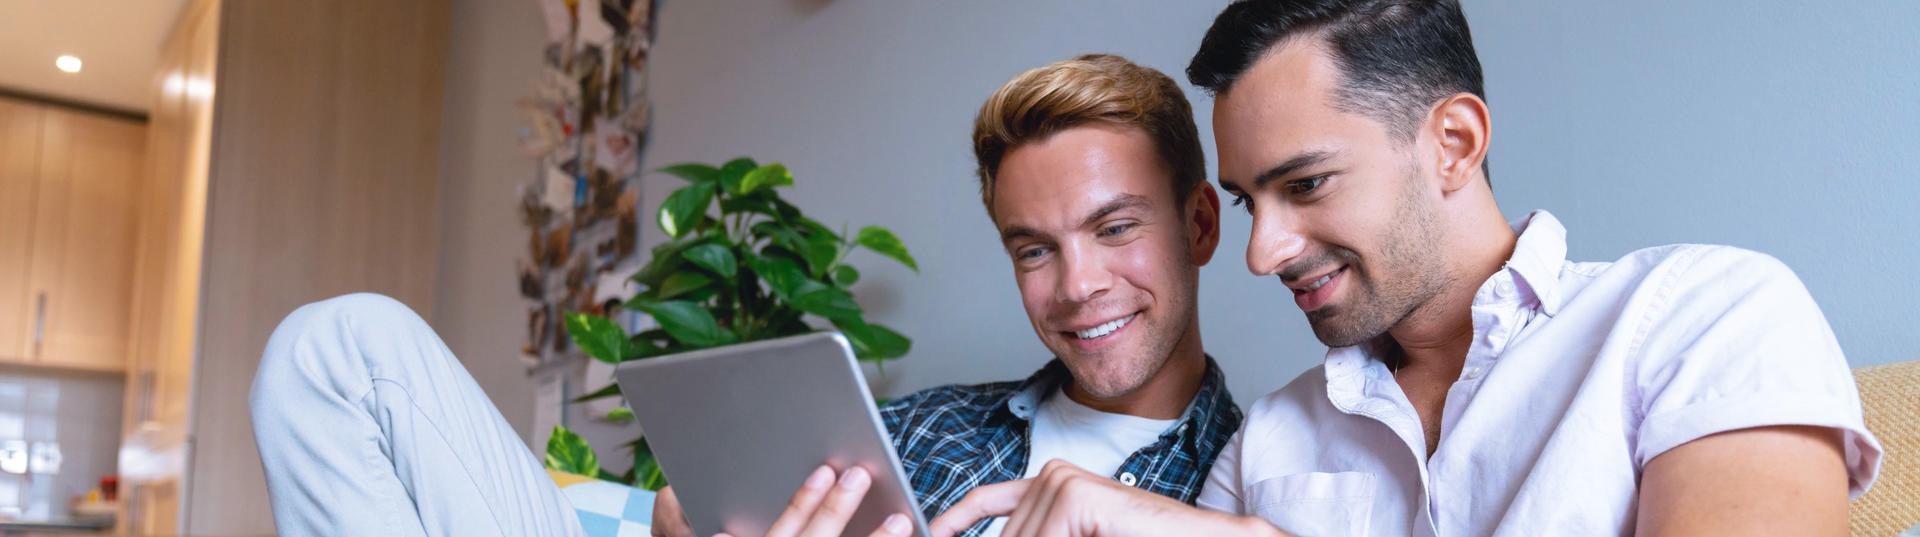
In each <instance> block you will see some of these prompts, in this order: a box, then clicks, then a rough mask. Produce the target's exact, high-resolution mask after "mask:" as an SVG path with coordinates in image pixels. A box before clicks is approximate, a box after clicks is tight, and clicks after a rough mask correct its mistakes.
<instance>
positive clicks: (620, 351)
mask: <svg viewBox="0 0 1920 537" xmlns="http://www.w3.org/2000/svg"><path fill="white" fill-rule="evenodd" d="M567 335H568V336H570V337H572V338H573V344H574V345H577V346H579V347H580V350H582V351H586V353H587V355H588V356H592V357H594V358H595V359H598V360H600V361H602V362H607V363H610V364H617V363H620V362H623V361H626V360H627V359H628V358H629V357H633V356H637V355H639V354H640V348H639V344H638V343H634V341H633V340H631V339H628V338H627V331H626V330H622V329H620V325H618V324H614V322H613V321H612V320H609V319H607V318H606V317H601V316H599V315H593V314H590V313H568V314H567Z"/></svg>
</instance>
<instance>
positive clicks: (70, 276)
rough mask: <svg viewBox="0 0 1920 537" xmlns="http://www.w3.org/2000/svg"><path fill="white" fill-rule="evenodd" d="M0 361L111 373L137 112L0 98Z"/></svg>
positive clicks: (120, 327) (140, 139)
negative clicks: (127, 113) (131, 114)
mask: <svg viewBox="0 0 1920 537" xmlns="http://www.w3.org/2000/svg"><path fill="white" fill-rule="evenodd" d="M0 136H3V137H4V139H0V147H4V149H0V200H3V201H0V361H5V362H10V363H17V364H26V365H34V366H42V367H58V368H67V369H86V370H96V371H119V370H122V369H123V368H124V367H125V365H124V364H125V362H126V355H127V342H128V335H129V326H130V324H131V320H132V316H131V315H130V314H129V310H128V303H129V302H130V300H131V298H132V294H133V280H134V274H133V266H134V264H133V255H134V246H135V243H134V232H135V229H134V221H135V217H136V214H137V210H138V208H137V207H136V205H135V202H136V198H137V193H138V191H139V188H140V180H141V177H142V174H143V172H144V170H143V169H142V167H141V166H142V158H143V156H144V155H143V153H144V151H145V144H146V126H145V124H144V122H141V121H136V120H131V119H125V118H120V117H114V116H106V115H100V114H94V113H89V112H82V111H75V110H70V109H67V108H64V107H58V106H51V105H43V104H38V103H31V102H25V101H17V100H4V99H0Z"/></svg>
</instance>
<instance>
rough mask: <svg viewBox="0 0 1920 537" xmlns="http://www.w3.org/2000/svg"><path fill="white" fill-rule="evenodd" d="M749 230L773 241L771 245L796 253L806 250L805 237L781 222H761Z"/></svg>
mask: <svg viewBox="0 0 1920 537" xmlns="http://www.w3.org/2000/svg"><path fill="white" fill-rule="evenodd" d="M749 230H750V231H752V232H753V234H754V235H757V236H760V237H765V238H767V239H768V240H771V241H773V245H776V246H780V247H782V248H786V249H788V250H793V251H796V252H798V251H803V250H806V248H807V236H806V235H802V234H800V231H799V230H797V229H794V228H793V227H792V226H790V225H788V224H785V223H782V222H775V221H767V220H763V221H760V222H757V223H755V224H753V227H751V228H749Z"/></svg>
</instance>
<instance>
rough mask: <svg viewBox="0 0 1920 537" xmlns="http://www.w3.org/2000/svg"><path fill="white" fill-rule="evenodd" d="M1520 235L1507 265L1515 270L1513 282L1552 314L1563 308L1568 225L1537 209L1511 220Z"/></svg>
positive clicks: (1541, 309)
mask: <svg viewBox="0 0 1920 537" xmlns="http://www.w3.org/2000/svg"><path fill="white" fill-rule="evenodd" d="M1510 225H1512V226H1513V232H1514V233H1516V234H1518V235H1519V236H1520V238H1519V239H1518V240H1516V241H1515V242H1514V245H1513V256H1512V257H1509V258H1508V259H1507V264H1506V268H1507V269H1508V270H1511V271H1513V275H1514V276H1513V278H1514V284H1516V285H1517V286H1519V287H1520V288H1521V289H1522V290H1523V292H1525V293H1530V294H1531V295H1532V296H1533V297H1534V299H1535V300H1537V301H1538V302H1539V303H1540V311H1541V312H1544V313H1546V314H1547V315H1548V316H1552V315H1554V314H1557V313H1559V312H1560V305H1561V301H1562V300H1564V298H1565V297H1562V296H1560V292H1559V290H1560V269H1561V267H1563V266H1565V265H1566V262H1567V228H1566V227H1565V226H1562V225H1560V220H1559V219H1556V218H1554V217H1553V215H1552V214H1551V213H1548V212H1546V211H1544V210H1539V211H1534V212H1532V213H1529V214H1527V216H1526V217H1525V218H1521V219H1519V220H1515V221H1513V222H1511V223H1510Z"/></svg>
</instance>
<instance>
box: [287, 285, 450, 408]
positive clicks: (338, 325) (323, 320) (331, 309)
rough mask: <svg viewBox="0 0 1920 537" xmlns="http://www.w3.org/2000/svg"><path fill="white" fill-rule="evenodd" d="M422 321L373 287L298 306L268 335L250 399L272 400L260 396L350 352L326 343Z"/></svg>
mask: <svg viewBox="0 0 1920 537" xmlns="http://www.w3.org/2000/svg"><path fill="white" fill-rule="evenodd" d="M425 322H426V321H424V320H422V319H420V316H419V315H418V314H415V313H414V312H413V310H412V309H411V308H408V307H407V305H406V304H402V303H401V302H400V301H398V300H394V299H393V298H391V297H388V296H385V295H380V294H375V293H353V294H348V295H341V296H337V297H333V298H329V299H326V300H321V301H318V302H314V303H311V304H307V305H305V306H301V307H299V308H298V309H295V310H293V313H290V314H288V315H287V318H286V319H284V320H282V321H280V325H279V327H278V328H275V329H274V331H273V335H272V336H271V337H270V338H269V339H268V340H267V348H266V349H265V352H264V353H262V355H261V358H260V368H259V370H258V372H256V373H255V375H254V381H253V387H252V390H251V393H250V394H249V400H250V401H249V403H250V404H251V405H253V406H254V407H255V409H256V410H258V409H259V408H260V405H263V404H271V403H272V398H271V397H264V398H263V397H262V396H263V395H271V394H272V393H273V388H274V387H276V386H279V387H289V386H291V385H294V384H299V383H304V382H312V381H315V380H319V379H318V378H309V377H325V376H331V375H327V374H326V373H325V372H327V371H330V370H335V369H337V368H339V367H341V366H342V364H333V363H325V362H328V361H329V360H335V359H346V358H348V357H349V355H348V354H347V353H345V352H343V351H345V349H330V348H327V347H328V346H329V345H330V344H334V343H338V342H342V341H346V340H355V339H359V338H361V337H365V336H368V335H369V334H368V333H367V332H368V331H372V332H373V333H375V334H377V333H378V332H380V331H385V330H394V329H402V330H404V329H407V328H411V327H413V326H415V325H416V323H418V324H424V323H425ZM375 337H377V336H375ZM316 346H317V347H319V348H316ZM347 367H349V368H352V367H353V366H347ZM335 373H338V371H335ZM323 382H324V381H323Z"/></svg>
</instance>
